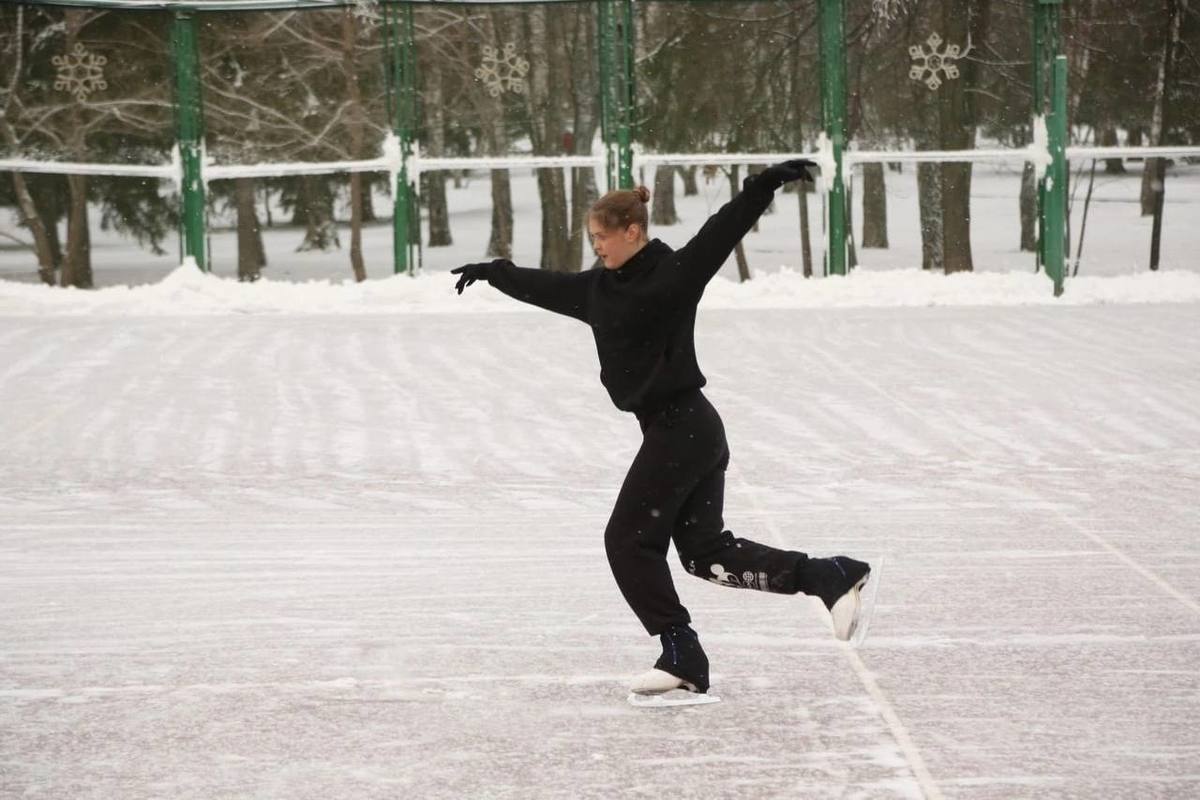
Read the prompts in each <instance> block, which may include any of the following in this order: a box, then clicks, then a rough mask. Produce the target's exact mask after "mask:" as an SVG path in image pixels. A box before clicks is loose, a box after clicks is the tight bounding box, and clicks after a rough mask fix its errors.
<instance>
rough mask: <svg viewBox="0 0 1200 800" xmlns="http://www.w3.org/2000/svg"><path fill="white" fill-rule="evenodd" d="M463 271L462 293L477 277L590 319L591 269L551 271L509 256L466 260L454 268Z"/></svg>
mask: <svg viewBox="0 0 1200 800" xmlns="http://www.w3.org/2000/svg"><path fill="white" fill-rule="evenodd" d="M450 272H451V274H454V275H461V276H462V277H460V278H459V279H458V283H457V284H455V286H454V288H455V289H457V290H458V293H459V294H462V291H463V289H464V288H465V287H467V286H470V285H471V284H472V283H474V282H475V281H477V280H485V281H487V282H488V283H490V284H491V285H492V286H494V287H496V288H497V289H499V290H500V291H502V292H504V293H505V294H506V295H508V296H509V297H512V298H515V299H517V300H520V301H521V302H523V303H529V304H531V305H535V306H538V307H539V308H544V309H546V310H547V311H553V312H555V313H556V314H565V315H566V316H568V317H574V318H575V319H577V320H580V321H581V322H587V321H588V314H587V300H588V284H589V282H590V280H591V276H590V275H589V274H588V272H551V271H549V270H544V269H529V268H526V267H518V266H517V265H516V264H514V263H512V262H511V261H509V260H508V259H506V258H497V259H496V260H494V261H485V262H483V263H479V264H464V265H463V266H461V267H456V268H455V269H452V270H450Z"/></svg>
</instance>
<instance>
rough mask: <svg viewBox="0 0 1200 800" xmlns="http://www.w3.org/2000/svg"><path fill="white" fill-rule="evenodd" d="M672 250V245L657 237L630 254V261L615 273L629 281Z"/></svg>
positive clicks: (620, 278) (621, 278)
mask: <svg viewBox="0 0 1200 800" xmlns="http://www.w3.org/2000/svg"><path fill="white" fill-rule="evenodd" d="M670 252H673V251H672V250H671V247H670V245H668V244H667V243H666V242H663V241H661V240H660V239H658V238H657V237H655V238H654V239H651V240H650V241H648V242H646V244H645V245H643V246H642V249H641V250H638V251H637V252H636V253H634V254H633V255H632V256H630V257H629V260H628V261H626V262H625V263H624V264H622V265H621V266H620V267H618V268H617V269H615V270H613V274H614V275H615V276H616V277H617V278H618V279H619V280H625V281H627V280H629V279H630V278H633V277H634V276H636V275H640V274H642V273H643V272H645V271H646V270H647V269H649V268H650V266H651V265H652V264H656V263H658V261H659V259H661V258H662V257H663V256H665V255H666V254H668V253H670Z"/></svg>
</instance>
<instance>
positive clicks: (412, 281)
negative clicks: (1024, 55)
mask: <svg viewBox="0 0 1200 800" xmlns="http://www.w3.org/2000/svg"><path fill="white" fill-rule="evenodd" d="M455 280H456V277H455V276H452V275H450V274H449V273H445V272H436V273H428V274H423V275H419V276H416V277H409V276H407V275H397V276H393V277H390V278H385V279H381V280H372V281H367V282H365V283H359V284H355V283H339V282H333V281H327V280H325V281H307V282H303V283H294V282H290V281H275V280H270V279H263V280H260V281H258V282H256V283H239V282H237V281H236V280H232V279H229V278H221V277H217V276H214V275H211V274H205V273H202V272H200V271H198V270H197V269H195V268H194V267H190V266H181V267H179V268H177V269H175V270H174V271H173V272H171V273H170V274H168V275H167V277H166V278H164V279H163V280H162V281H160V282H158V283H155V284H151V285H147V286H134V287H128V286H116V287H110V288H105V289H98V290H95V291H81V290H77V289H70V288H68V289H59V288H52V287H47V286H41V285H34V284H24V283H14V282H10V281H2V280H0V314H2V315H18V316H26V315H43V314H45V315H92V314H94V315H118V316H120V315H148V316H162V315H180V314H238V313H248V314H269V313H284V314H289V313H290V314H394V313H461V312H514V313H520V312H527V311H530V310H532V309H531V307H530V306H527V305H525V304H523V303H519V302H516V301H514V300H512V299H510V298H508V297H507V296H505V295H502V294H500V293H499V292H497V291H495V290H493V289H491V288H490V287H488V286H486V285H484V284H482V283H479V284H476V285H474V286H472V287H471V288H469V289H467V290H466V291H465V292H464V293H463V294H462V296H459V295H458V294H456V293H455V291H454V283H455ZM1198 301H1200V273H1196V272H1190V271H1162V272H1158V273H1149V272H1145V273H1139V274H1135V275H1122V276H1117V277H1086V278H1075V279H1072V280H1069V281H1068V282H1067V285H1066V293H1065V294H1064V296H1063V297H1060V298H1055V297H1054V296H1053V292H1052V287H1051V283H1050V280H1049V279H1048V278H1047V277H1046V276H1045V275H1035V274H1031V273H1027V272H1007V273H1003V272H976V273H960V274H957V275H941V274H931V273H926V272H923V271H921V270H891V271H885V272H869V271H865V270H857V271H855V272H854V273H853V274H852V275H850V276H849V277H844V278H843V277H832V278H820V279H809V280H806V279H805V278H804V277H803V276H802V275H801V274H800V273H798V272H796V271H795V270H792V269H790V268H787V267H785V268H783V269H781V270H780V271H779V272H776V273H769V274H761V275H759V276H758V277H756V278H755V279H753V280H751V281H749V282H747V283H736V282H734V281H731V280H728V279H726V278H724V277H720V276H718V277H717V278H715V279H714V280H713V281H712V283H711V284H709V287H708V290H707V292H706V294H705V297H704V300H703V302H702V304H701V305H702V307H704V308H732V309H737V308H854V307H901V306H1015V305H1056V304H1058V305H1086V304H1095V303H1167V302H1171V303H1178V302H1187V303H1193V302H1198Z"/></svg>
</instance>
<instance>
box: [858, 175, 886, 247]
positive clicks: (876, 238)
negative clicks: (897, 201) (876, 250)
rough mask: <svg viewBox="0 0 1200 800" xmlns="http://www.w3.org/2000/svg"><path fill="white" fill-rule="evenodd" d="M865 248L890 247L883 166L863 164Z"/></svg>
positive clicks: (863, 244) (863, 243) (863, 237)
mask: <svg viewBox="0 0 1200 800" xmlns="http://www.w3.org/2000/svg"><path fill="white" fill-rule="evenodd" d="M862 183H863V188H862V194H863V234H862V246H863V247H880V248H886V247H887V246H888V235H887V185H886V184H885V183H884V175H883V164H880V163H872V164H863V181H862Z"/></svg>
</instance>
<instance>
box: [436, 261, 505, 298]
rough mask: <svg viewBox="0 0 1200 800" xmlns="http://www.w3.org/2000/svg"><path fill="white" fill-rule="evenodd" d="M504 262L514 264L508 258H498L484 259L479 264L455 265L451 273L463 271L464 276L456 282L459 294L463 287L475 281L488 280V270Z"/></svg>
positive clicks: (455, 273)
mask: <svg viewBox="0 0 1200 800" xmlns="http://www.w3.org/2000/svg"><path fill="white" fill-rule="evenodd" d="M504 264H508V265H512V262H511V261H509V260H508V259H507V258H497V259H495V260H493V261H483V262H481V263H478V264H463V265H462V266H461V267H455V268H454V269H452V270H450V274H451V275H458V274H460V273H461V274H462V277H461V278H459V279H458V283H456V284H454V288H455V289H457V290H458V293H459V294H462V291H463V289H465V288H466V287H468V286H470V285H471V284H472V283H474V282H475V281H477V280H485V281H486V280H487V274H488V271H489V270H491V269H492V268H493V267H496V266H503V265H504Z"/></svg>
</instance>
